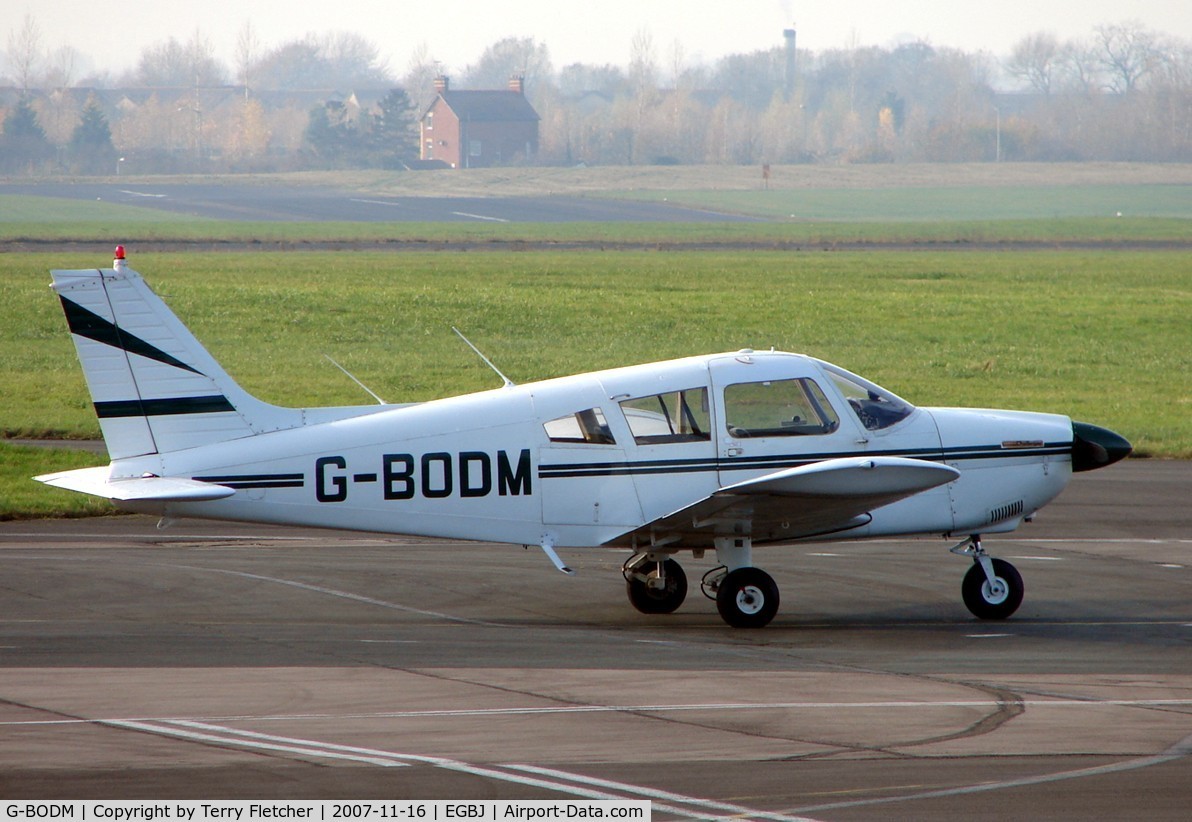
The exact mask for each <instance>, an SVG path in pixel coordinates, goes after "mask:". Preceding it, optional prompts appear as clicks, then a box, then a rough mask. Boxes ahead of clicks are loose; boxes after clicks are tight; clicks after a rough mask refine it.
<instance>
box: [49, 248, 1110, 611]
mask: <svg viewBox="0 0 1192 822" xmlns="http://www.w3.org/2000/svg"><path fill="white" fill-rule="evenodd" d="M52 273H53V277H54V284H53V288H54V289H55V290H56V291H57V293H58V296H59V297H60V299H61V301H62V307H63V309H64V311H65V312H66V319H67V323H68V325H69V326H70V330H71V333H72V334H73V336H74V341H75V345H76V347H77V349H78V354H79V359H80V360H81V362H82V365H83V371H84V373H85V375H86V378H87V384H88V387H89V388H90V391H91V396H92V399H93V400H94V403H95V411H96V414H97V415H98V416H99V422H100V427H101V428H102V430H103V436H104V441H105V442H106V444H107V449H108V454H109V456H110V458H111V464H110V465H108V466H106V467H97V468H85V469H81V470H76V471H66V472H62V473H57V474H47V475H43V476H40V477H37V479H38V480H40V481H41V482H44V483H47V484H49V485H54V486H58V487H61V488H68V489H71V490H74V491H82V492H85V493H88V494H95V495H98V496H101V497H106V498H107V499H110V500H112V501H113V502H114V503H115V504H116V505H117V506H119V507H120V508H124V509H129V510H132V511H138V512H143V513H152V514H157V515H161V516H163V517H170V518H172V517H205V518H210V519H227V520H239V521H249V522H267V523H285V524H295V525H308V526H323V527H331V528H348V529H356V530H363V531H378V532H387V533H401V534H411V535H423V536H432V537H446V538H451V539H474V540H486V541H497V542H507V543H513V544H522V545H538V546H541V548H542V549H543V550H544V551H545V552H546V554H547V556H548V557H549V558H550V559H551V561H552V562H553V563H554V564H555V566H556V567H557V568H559V570H561V571H564V572H566V573H571V571H570V569H569V568H567V567H566V566H565V565H564V564H563V562H562V560H561V559H560V558H559V556H558V554H557V553H556V550H555V549H556V548H563V547H567V548H571V547H581V546H616V547H623V548H625V549H627V550H628V551H630V552H632V553H631V556H630V558H629V559H628V560H627V561H626V562H625V565H624V568H623V572H624V576H625V580H626V585H627V589H628V594H629V600H630V602H631V603H632V604H633V605H634V607H636V608H637V609H638V610H639V611H642V612H643V613H647V614H662V613H670V612H672V611H674V610H675V609H677V608H678V607H679V606H680V605H681V604H682V602H683V599H684V597H685V596H686V594H687V579H686V576H685V575H684V573H683V569H682V567H681V566H680V565H679V563H678V562H676V561H675V560H674V558H673V557H674V555H675V554H677V553H679V552H680V551H692V552H693V554H694V556H695V557H696V558H700V557H702V556H703V554H704V552H705V551H706V550H707V549H708V548H712V549H714V550H715V551H716V559H717V561H718V562H719V563H720V567H718V568H716V569H714V570H713V571H709V572H708V573H707V574H706V575H705V576H704V578H703V582H702V588H703V591H704V593H705V594H706V595H708V596H709V597H710V598H714V599H715V600H716V604H717V608H718V610H719V611H720V615H721V616H722V617H723V618H724V620H725V621H726V622H727V623H728V624H730V625H733V626H737V627H761V626H763V625H766V624H767V623H769V622H770V620H771V619H772V618H773V617H774V614H775V613H776V611H777V610H778V599H779V598H778V588H777V586H776V585H775V583H774V580H773V579H772V578H771V577H770V576H769V575H768V574H767V573H766V572H764V571H762V570H761V569H760V568H757V567H755V566H754V564H753V546H754V545H755V544H762V543H789V542H793V541H796V540H821V541H822V540H854V539H859V538H864V537H877V536H891V535H911V534H918V535H941V536H949V535H958V536H965V537H966V538H965V539H964V540H963V541H962V542H960V543H959V544H958V545H956V546H954V547H953V548H952V549H951V550H952V551H953V552H955V553H959V554H963V555H966V556H968V557H970V558H971V559H972V560H973V562H972V565H971V567H970V568H969V570H968V572H967V574H966V575H965V577H964V580H963V583H962V585H961V592H962V595H963V599H964V602H965V605H967V606H968V608H969V610H970V611H972V613H973V614H974V615H976V616H977V617H980V618H983V619H1004V618H1006V617H1008V616H1010V615H1011V614H1012V613H1014V611H1015V609H1017V608H1018V606H1019V604H1020V603H1021V602H1022V595H1023V584H1022V578H1021V577H1020V576H1019V574H1018V572H1017V571H1016V570H1015V569H1014V567H1013V566H1012V565H1010V563H1008V562H1005V561H1004V560H1001V559H994V558H992V557H990V556H989V555H988V554H987V553H986V552H985V551H984V550H983V549H982V547H981V542H980V535H981V534H989V533H1000V532H1005V531H1012V530H1014V529H1015V528H1017V527H1018V526H1019V525H1020V524H1021V523H1022V522H1023V520H1026V519H1029V518H1030V517H1031V516H1032V515H1033V514H1034V513H1035V512H1036V511H1037V510H1038V509H1039V508H1041V507H1042V506H1044V505H1046V504H1047V503H1048V502H1050V501H1051V500H1052V499H1054V498H1055V497H1056V495H1058V494H1059V493H1060V491H1062V490H1063V488H1064V486H1065V485H1066V484H1067V482H1068V480H1069V478H1070V477H1071V474H1072V472H1073V471H1087V470H1090V469H1093V468H1099V467H1101V466H1104V465H1109V464H1110V463H1113V462H1116V461H1117V460H1120V459H1122V458H1123V457H1125V456H1126V455H1127V454H1129V453H1130V450H1131V446H1130V443H1129V442H1127V441H1126V440H1125V439H1123V438H1122V437H1120V436H1118V435H1117V434H1115V433H1114V432H1112V431H1109V430H1107V429H1104V428H1099V427H1097V426H1094V425H1089V424H1086V423H1080V422H1072V421H1071V420H1070V419H1068V418H1067V417H1063V416H1058V415H1054V414H1035V413H1024V412H1016V411H988V410H977V409H957V408H916V407H915V406H913V405H911V404H910V403H908V402H906V401H904V400H902V399H900V398H899V397H897V396H895V395H894V394H892V393H890V392H889V391H886V390H885V389H883V388H880V387H879V386H877V385H874V384H873V383H871V382H869V381H867V380H864V379H862V378H861V377H858V376H856V375H855V374H851V373H849V372H848V371H845V370H844V369H842V368H838V367H837V366H835V365H831V364H829V363H826V362H823V361H821V360H818V359H814V358H812V357H806V356H801V355H798V354H787V353H782V352H778V351H765V352H759V351H751V350H743V351H737V352H733V353H725V354H712V355H709V356H702V357H690V358H687V359H679V360H672V361H669V362H661V363H651V364H648V365H637V366H631V367H628V368H618V369H613V370H609V371H598V372H594V373H590V374H580V375H578V376H573V377H563V378H559V379H552V380H546V381H543V382H536V383H530V384H528V385H514V384H513V383H511V382H509V381H508V380H505V385H504V386H503V387H501V388H497V389H494V390H490V391H482V392H479V393H475V394H467V395H464V396H459V397H450V398H447V399H441V400H435V401H432V402H424V403H419V404H412V405H371V406H357V407H342V408H315V409H310V408H304V409H292V408H281V407H278V406H274V405H269V404H267V403H264V402H262V401H260V400H258V399H255V398H254V397H252V396H250V395H249V394H247V393H246V392H245V391H244V390H243V389H241V388H240V387H239V386H238V385H237V384H236V383H235V382H234V381H233V380H232V379H231V378H230V377H229V376H228V374H227V373H226V372H225V371H224V370H223V369H222V368H221V367H220V366H219V364H218V363H216V361H215V360H214V359H213V358H212V357H211V355H210V354H208V353H207V351H206V349H204V348H203V346H202V345H201V344H200V343H199V342H198V340H197V339H195V337H194V336H193V335H192V334H191V333H190V332H189V331H188V330H187V329H186V327H185V326H184V325H183V324H182V323H181V322H180V321H179V320H178V318H177V317H176V316H175V315H174V314H173V313H172V312H171V311H170V309H169V308H167V307H166V305H165V303H163V302H162V301H161V300H160V299H159V298H158V297H157V296H156V295H155V294H154V293H153V292H152V290H150V288H149V286H148V285H146V283H145V281H144V280H142V279H141V277H140V275H139V274H137V273H136V272H135V271H133V270H132V269H131V268H129V267H128V265H127V263H126V261H125V259H124V253H123V249H122V248H118V249H117V258H116V260H115V262H114V264H113V267H112V268H110V269H89V270H83V271H54V272H52ZM482 356H483V355H482ZM494 370H495V368H494ZM498 374H499V372H498Z"/></svg>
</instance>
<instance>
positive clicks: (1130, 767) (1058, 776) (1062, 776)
mask: <svg viewBox="0 0 1192 822" xmlns="http://www.w3.org/2000/svg"><path fill="white" fill-rule="evenodd" d="M1189 754H1192V736H1189V737H1185V738H1184V739H1182V740H1181V741H1179V742H1178V743H1176V744H1175V745H1173V746H1171V747H1170V748H1168V749H1167V750H1166V751H1164V752H1163V753H1160V754H1155V755H1154V756H1144V757H1140V758H1138V759H1127V760H1124V761H1122V762H1115V763H1114V764H1112V765H1101V766H1098V767H1095V768H1079V769H1077V770H1074V771H1060V772H1059V773H1051V774H1040V775H1039V776H1025V777H1022V778H1020V779H1007V780H1005V781H1003V782H982V783H980V784H977V785H963V786H960V787H957V788H945V789H943V790H936V791H924V792H922V793H914V794H905V795H903V796H887V797H877V798H873V799H855V800H851V801H846V802H831V803H827V804H823V805H811V806H805V807H802V808H796V809H794V810H793V811H792V812H793V813H807V812H815V811H829V810H839V809H842V808H860V807H865V806H868V805H888V804H892V803H895V802H915V801H919V800H923V799H940V798H942V797H947V796H966V795H968V794H974V793H986V792H988V791H1001V790H1006V789H1009V788H1023V787H1028V786H1030V785H1046V784H1048V783H1050V782H1063V781H1065V780H1068V779H1086V778H1088V777H1091V776H1104V775H1107V774H1115V773H1122V772H1123V771H1136V770H1139V769H1141V768H1149V767H1151V766H1152V765H1163V764H1165V763H1167V762H1173V761H1175V760H1177V759H1182V758H1184V757H1186V756H1188V755H1189Z"/></svg>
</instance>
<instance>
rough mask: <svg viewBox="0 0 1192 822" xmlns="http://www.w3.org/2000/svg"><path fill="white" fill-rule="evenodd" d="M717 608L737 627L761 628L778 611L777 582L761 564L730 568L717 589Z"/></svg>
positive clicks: (730, 623) (728, 621) (722, 615)
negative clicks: (732, 569)
mask: <svg viewBox="0 0 1192 822" xmlns="http://www.w3.org/2000/svg"><path fill="white" fill-rule="evenodd" d="M716 610H718V611H720V616H721V618H722V619H724V621H725V622H727V623H728V624H729V625H731V626H733V627H734V628H762V627H765V626H766V625H768V624H770V620H772V619H773V618H774V615H775V614H776V613H778V586H777V585H776V584H775V582H774V580H773V578H772V577H771V576H770V575H769V574H767V573H766V572H765V571H763V570H762V569H761V568H738V569H737V570H735V571H730V572H729V573H728V574H727V575H726V576H725V577H724V579H722V580H721V581H720V585H719V587H718V589H717V591H716Z"/></svg>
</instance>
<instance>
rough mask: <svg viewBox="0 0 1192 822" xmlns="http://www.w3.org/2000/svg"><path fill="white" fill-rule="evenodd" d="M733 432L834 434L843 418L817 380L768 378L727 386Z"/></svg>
mask: <svg viewBox="0 0 1192 822" xmlns="http://www.w3.org/2000/svg"><path fill="white" fill-rule="evenodd" d="M724 413H725V423H726V425H727V426H728V433H729V435H730V436H733V437H736V438H738V439H743V438H745V437H796V436H806V435H814V434H831V433H832V432H833V431H835V430H836V429H837V428H838V427H839V426H840V418H839V417H838V416H837V415H836V412H835V411H834V410H833V408H832V404H831V403H830V402H828V399H827V397H825V396H824V392H823V390H822V389H821V388H820V387H819V385H817V384H816V382H815V380H810V379H805V378H803V379H796V380H766V381H764V382H744V383H737V384H735V385H727V386H725V388H724Z"/></svg>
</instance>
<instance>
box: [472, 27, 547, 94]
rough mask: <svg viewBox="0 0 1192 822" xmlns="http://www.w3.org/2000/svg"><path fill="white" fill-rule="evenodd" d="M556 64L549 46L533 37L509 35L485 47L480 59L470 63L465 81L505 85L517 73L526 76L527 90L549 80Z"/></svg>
mask: <svg viewBox="0 0 1192 822" xmlns="http://www.w3.org/2000/svg"><path fill="white" fill-rule="evenodd" d="M553 71H554V68H553V66H552V64H551V59H550V50H549V49H548V48H547V47H546V45H545V44H544V43H539V42H538V41H537V40H535V39H534V38H533V37H506V38H504V39H503V40H498V41H497V42H495V43H493V44H492V45H491V46H489V47H488V48H486V49H485V50H484V54H482V55H481V56H480V60H479V61H478V62H477V63H476V64H475V65H473V66H468V70H467V72H466V73H465V77H464V79H465V82H466V83H467V85H469V86H470V87H472V88H498V89H499V88H505V84H506V83H507V82H508V81H509V78H510V77H511V76H512V75H514V74H517V75H519V76H522V77H524V78H525V89H526V93H527V94H531V93H533V92H534V91H536V90H537V86H538V85H539V84H541V83H543V82H544V81H545V80H547V79H548V78H549V77H550V75H551V73H552V72H553Z"/></svg>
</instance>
